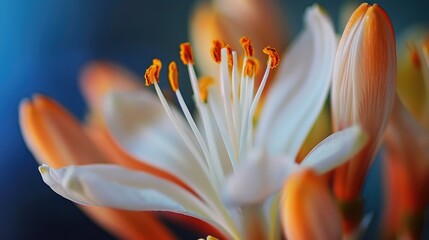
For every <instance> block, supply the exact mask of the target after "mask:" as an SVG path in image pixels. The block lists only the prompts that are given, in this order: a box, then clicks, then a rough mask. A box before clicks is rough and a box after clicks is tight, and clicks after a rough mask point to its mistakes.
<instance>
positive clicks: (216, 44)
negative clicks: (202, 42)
mask: <svg viewBox="0 0 429 240" xmlns="http://www.w3.org/2000/svg"><path fill="white" fill-rule="evenodd" d="M224 46H225V43H224V42H222V41H220V40H213V46H212V48H211V51H210V52H211V55H212V58H213V60H214V61H215V62H216V63H220V60H221V55H220V50H221V49H222V48H223V47H224Z"/></svg>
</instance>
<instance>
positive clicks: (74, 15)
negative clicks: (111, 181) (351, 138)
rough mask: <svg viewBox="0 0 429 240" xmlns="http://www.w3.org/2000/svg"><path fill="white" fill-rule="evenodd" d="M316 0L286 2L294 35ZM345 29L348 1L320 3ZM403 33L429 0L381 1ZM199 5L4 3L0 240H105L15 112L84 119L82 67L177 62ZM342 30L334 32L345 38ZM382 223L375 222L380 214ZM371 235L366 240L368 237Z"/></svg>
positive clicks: (375, 184)
mask: <svg viewBox="0 0 429 240" xmlns="http://www.w3.org/2000/svg"><path fill="white" fill-rule="evenodd" d="M312 3H313V1H309V0H305V1H290V0H283V1H281V4H282V6H283V10H284V12H285V14H286V17H287V23H285V27H286V25H287V26H288V27H289V29H290V36H292V37H293V36H295V35H296V33H297V32H298V31H299V29H300V28H301V26H302V14H303V13H304V10H305V8H306V7H307V6H309V5H311V4H312ZM319 3H320V4H321V5H322V6H324V7H325V8H326V10H327V11H328V12H329V13H330V14H331V16H332V17H333V19H334V22H337V23H338V22H339V18H340V17H339V12H340V9H341V7H342V6H343V4H344V2H342V1H334V0H325V1H320V2H319ZM378 3H379V4H380V5H381V6H382V7H383V8H384V9H385V10H386V11H387V12H388V13H389V15H390V17H391V18H392V22H393V25H394V28H395V31H396V33H397V34H400V32H401V31H402V30H403V29H404V28H405V27H406V26H408V25H410V24H413V23H425V24H428V23H429V16H428V12H427V10H428V9H429V1H427V0H422V1H417V0H414V1H407V3H406V4H405V1H388V0H384V1H379V2H378ZM194 4H195V1H194V0H182V1H167V0H158V1H144V0H140V1H138V0H122V1H119V0H91V1H88V0H73V1H58V0H38V1H31V0H14V1H12V0H0V114H1V120H0V123H1V124H0V239H59V238H60V239H90V238H91V239H93V238H95V239H109V238H112V237H111V236H109V235H108V234H107V233H105V232H104V231H103V230H101V229H100V228H98V227H97V226H96V225H94V224H93V223H92V222H91V221H90V220H88V219H87V218H86V217H85V216H84V215H83V214H82V213H81V212H80V211H79V210H78V209H77V208H76V207H75V205H74V204H73V203H71V202H70V201H68V200H66V199H63V198H62V197H60V196H58V195H56V194H55V193H54V192H53V191H51V190H50V189H49V187H47V186H46V185H45V184H44V183H43V181H42V179H41V177H40V175H39V172H38V170H37V166H38V165H37V163H36V162H35V161H34V159H33V157H32V155H31V154H30V152H29V151H28V150H27V148H26V146H25V144H24V142H23V140H22V137H21V133H20V130H19V126H18V105H19V102H20V100H21V99H23V98H26V97H30V96H31V95H32V94H33V93H43V94H46V95H48V96H51V97H52V98H54V99H56V100H57V101H59V102H60V103H61V104H62V105H64V106H65V107H66V108H67V109H69V110H70V111H71V112H72V113H73V114H74V115H75V116H77V117H78V118H80V119H82V118H83V117H84V114H85V109H86V106H85V105H84V102H83V99H82V96H81V95H80V93H79V91H78V86H77V79H78V76H79V73H80V71H81V69H82V68H83V67H84V66H85V65H86V64H87V63H88V62H91V61H95V60H107V61H112V62H115V63H118V64H120V65H122V66H124V67H126V68H128V69H130V70H131V71H133V72H135V73H137V74H139V75H142V73H144V70H145V68H146V67H147V66H148V65H149V64H150V61H151V59H152V58H154V57H159V58H160V59H164V60H170V59H175V60H178V45H179V44H180V43H181V42H184V41H188V40H189V36H188V30H187V28H188V18H189V14H190V13H191V11H192V6H193V5H194ZM342 30H343V29H342V27H341V28H340V27H337V31H338V32H342ZM370 175H371V176H370V180H369V181H368V182H370V183H371V184H367V187H366V190H365V196H368V197H370V198H371V199H372V201H368V206H367V208H368V209H369V210H371V209H375V208H376V207H377V204H379V201H378V200H379V199H380V195H381V194H380V192H381V189H380V185H379V182H380V178H379V175H380V172H379V164H378V162H376V164H375V167H374V168H373V169H372V170H371V173H370ZM376 219H377V217H376ZM368 238H370V237H368Z"/></svg>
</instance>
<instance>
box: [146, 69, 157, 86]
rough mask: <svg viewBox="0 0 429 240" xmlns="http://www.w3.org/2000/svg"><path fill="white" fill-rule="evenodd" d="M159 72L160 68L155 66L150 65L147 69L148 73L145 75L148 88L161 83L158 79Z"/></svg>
mask: <svg viewBox="0 0 429 240" xmlns="http://www.w3.org/2000/svg"><path fill="white" fill-rule="evenodd" d="M157 72H158V66H157V65H155V64H152V65H150V67H148V68H147V69H146V72H145V73H144V79H145V84H146V86H150V85H152V84H154V83H155V81H156V82H159V78H157V77H156V75H157Z"/></svg>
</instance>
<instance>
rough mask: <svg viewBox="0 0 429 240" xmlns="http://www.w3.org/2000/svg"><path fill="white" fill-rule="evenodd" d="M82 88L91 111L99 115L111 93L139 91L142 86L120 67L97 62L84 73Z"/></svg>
mask: <svg viewBox="0 0 429 240" xmlns="http://www.w3.org/2000/svg"><path fill="white" fill-rule="evenodd" d="M80 87H81V91H82V94H83V96H84V98H85V100H86V102H87V103H88V105H89V107H90V109H91V111H93V112H95V113H97V114H99V111H101V109H102V105H103V99H104V96H106V94H108V93H109V92H111V91H134V90H138V89H140V88H141V84H140V83H139V81H138V78H136V77H135V76H134V75H132V74H131V73H129V72H127V71H126V70H124V69H122V68H121V67H119V66H116V65H113V64H110V63H104V62H95V63H91V64H89V65H87V66H86V67H85V69H84V70H83V71H82V74H81V80H80ZM98 117H99V116H98Z"/></svg>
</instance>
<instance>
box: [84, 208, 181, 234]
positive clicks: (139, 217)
mask: <svg viewBox="0 0 429 240" xmlns="http://www.w3.org/2000/svg"><path fill="white" fill-rule="evenodd" d="M79 207H80V208H81V209H82V210H83V211H84V212H85V213H86V214H88V215H89V216H90V217H91V218H92V219H94V220H95V221H96V222H97V223H98V224H100V225H101V226H102V227H104V229H106V230H107V231H108V232H110V233H111V234H113V235H115V236H116V237H118V238H120V239H176V237H175V236H174V235H172V233H171V232H170V231H169V230H168V229H167V228H166V227H165V226H164V224H163V223H162V222H161V221H160V220H159V219H158V218H157V217H156V214H154V213H152V212H136V211H126V210H120V209H112V208H104V207H95V206H85V205H79Z"/></svg>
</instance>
